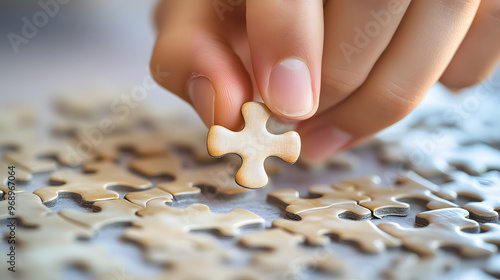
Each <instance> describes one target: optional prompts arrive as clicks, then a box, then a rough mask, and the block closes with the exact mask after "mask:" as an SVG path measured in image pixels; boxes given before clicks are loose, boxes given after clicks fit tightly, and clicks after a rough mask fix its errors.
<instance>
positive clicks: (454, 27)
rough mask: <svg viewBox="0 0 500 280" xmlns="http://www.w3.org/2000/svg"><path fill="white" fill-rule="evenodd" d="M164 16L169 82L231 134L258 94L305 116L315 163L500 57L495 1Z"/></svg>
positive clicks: (160, 16) (162, 57)
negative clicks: (435, 87)
mask: <svg viewBox="0 0 500 280" xmlns="http://www.w3.org/2000/svg"><path fill="white" fill-rule="evenodd" d="M156 23H157V26H158V28H159V36H158V40H157V43H156V46H155V49H154V51H153V57H152V59H151V69H152V74H153V77H154V78H155V79H156V80H157V81H158V82H159V83H160V84H161V85H162V86H164V87H165V88H167V89H168V90H170V91H172V92H173V93H175V94H177V95H178V96H179V97H181V98H182V99H184V100H185V101H187V102H189V103H190V104H191V105H192V106H193V107H194V109H195V110H196V111H197V112H198V114H199V115H200V117H201V119H202V120H203V122H204V123H205V124H206V125H207V126H211V125H213V124H220V125H223V126H225V127H227V128H229V129H233V130H238V129H240V128H241V127H242V122H243V120H242V117H241V114H240V108H241V106H242V104H243V103H245V102H247V101H251V100H253V99H254V97H257V96H259V94H260V97H261V98H262V100H263V101H264V102H265V103H266V105H267V106H268V107H269V109H270V110H271V111H272V112H273V113H275V114H276V115H278V116H280V117H282V118H285V119H290V120H297V121H300V122H299V123H298V129H297V130H298V132H299V133H300V135H301V138H302V156H303V157H305V159H306V160H308V161H311V162H318V161H322V160H325V159H327V158H329V157H330V156H331V155H332V154H334V153H336V152H338V151H340V150H342V149H346V148H349V147H351V146H353V145H355V144H356V143H359V142H360V141H362V140H364V139H366V138H367V137H369V136H371V135H373V134H374V133H376V132H378V131H379V130H381V129H383V128H385V127H387V126H389V125H391V124H393V123H395V122H397V121H398V120H400V119H402V118H403V117H404V116H406V115H407V114H408V113H409V112H410V111H411V110H413V109H414V108H415V107H416V106H417V105H418V103H419V102H420V101H421V100H422V98H423V97H424V95H425V94H426V93H427V91H428V90H429V89H430V87H431V86H432V85H433V84H434V83H436V82H437V81H438V80H440V81H441V82H442V83H443V84H444V85H446V86H448V87H449V88H453V89H460V88H463V87H467V86H470V85H473V84H475V83H477V82H479V81H481V80H482V79H485V78H486V77H487V76H488V75H489V74H490V73H491V72H492V71H493V70H494V69H495V67H496V65H497V63H498V61H499V60H500V32H499V28H498V27H499V26H500V1H497V0H483V1H482V2H481V3H480V1H479V0H419V1H413V2H411V3H410V0H384V1H373V0H356V1H346V0H326V1H321V0H310V1H305V0H295V1H284V0H247V1H244V0H210V1H207V0H164V1H162V2H161V3H160V5H159V6H158V9H157V16H156ZM160 71H161V72H162V73H165V72H168V73H169V74H170V75H168V76H167V77H165V76H164V75H160V74H159V72H160ZM320 93H321V94H320Z"/></svg>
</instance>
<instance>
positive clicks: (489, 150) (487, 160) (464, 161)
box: [444, 143, 500, 175]
mask: <svg viewBox="0 0 500 280" xmlns="http://www.w3.org/2000/svg"><path fill="white" fill-rule="evenodd" d="M444 156H445V157H446V159H447V161H448V162H449V163H450V164H451V165H454V166H457V167H458V168H460V169H463V170H465V171H466V172H467V173H469V174H472V175H480V174H483V173H485V172H487V171H488V170H500V151H499V150H497V149H495V148H493V147H491V146H488V145H486V144H483V143H476V144H473V145H464V146H461V147H459V148H457V149H455V150H453V151H447V152H445V155H444Z"/></svg>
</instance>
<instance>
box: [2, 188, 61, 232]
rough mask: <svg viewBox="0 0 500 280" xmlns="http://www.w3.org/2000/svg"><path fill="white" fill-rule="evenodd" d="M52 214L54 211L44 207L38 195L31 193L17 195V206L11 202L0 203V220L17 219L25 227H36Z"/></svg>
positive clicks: (3, 201)
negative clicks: (41, 220)
mask: <svg viewBox="0 0 500 280" xmlns="http://www.w3.org/2000/svg"><path fill="white" fill-rule="evenodd" d="M50 214H52V211H51V210H50V209H49V208H48V207H46V206H45V205H43V203H42V200H41V199H40V197H38V196H37V195H34V194H32V193H30V192H19V193H16V194H15V204H12V203H9V200H7V199H4V200H2V201H0V220H7V219H8V218H17V219H18V220H19V221H21V223H22V224H23V225H25V226H36V225H38V224H39V221H40V219H42V218H43V217H45V216H48V215H50Z"/></svg>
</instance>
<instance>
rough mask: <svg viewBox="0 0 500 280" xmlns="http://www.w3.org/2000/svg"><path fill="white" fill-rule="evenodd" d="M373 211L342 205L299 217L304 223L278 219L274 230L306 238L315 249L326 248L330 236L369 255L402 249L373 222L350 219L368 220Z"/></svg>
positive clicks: (396, 241)
mask: <svg viewBox="0 0 500 280" xmlns="http://www.w3.org/2000/svg"><path fill="white" fill-rule="evenodd" d="M370 215H371V212H370V210H368V209H366V208H364V207H361V206H359V205H357V204H356V203H355V202H351V203H342V204H341V203H339V204H336V205H334V206H331V207H328V208H323V209H320V210H314V211H308V212H305V213H301V214H299V216H300V218H301V220H300V221H290V220H283V219H278V220H274V221H273V226H276V227H280V228H283V229H286V230H288V231H290V232H294V233H297V234H300V235H302V236H304V237H305V238H306V240H307V242H308V243H309V244H311V245H325V244H327V243H328V242H329V241H330V238H329V237H328V236H325V235H327V234H335V235H336V236H338V238H339V239H340V240H347V241H353V242H355V243H356V244H358V245H359V247H360V248H361V249H362V250H363V251H365V252H369V253H380V252H382V251H384V250H385V248H386V247H398V246H400V245H401V241H400V240H399V239H397V238H394V237H392V236H390V235H388V234H386V233H385V232H383V231H381V230H380V229H379V228H377V226H375V225H374V224H373V223H372V222H371V221H369V220H361V221H359V220H358V221H356V220H349V219H347V218H349V217H356V218H358V219H359V217H361V218H365V219H366V218H368V217H370Z"/></svg>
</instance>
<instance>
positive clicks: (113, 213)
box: [58, 199, 142, 232]
mask: <svg viewBox="0 0 500 280" xmlns="http://www.w3.org/2000/svg"><path fill="white" fill-rule="evenodd" d="M92 208H94V210H96V211H97V212H96V213H82V212H79V211H75V210H72V209H63V210H61V211H59V213H58V214H59V215H60V216H62V217H64V218H65V219H67V220H69V221H71V222H73V223H75V224H78V225H81V226H82V227H84V228H86V229H89V230H91V231H93V232H95V231H97V230H99V229H101V228H102V227H105V226H107V225H110V224H116V223H129V222H131V221H133V220H135V219H137V218H138V216H137V215H135V213H136V212H137V211H139V210H141V209H142V207H140V206H138V205H135V204H133V203H131V202H129V201H127V200H124V199H111V200H102V201H97V202H95V203H94V204H93V205H92Z"/></svg>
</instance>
